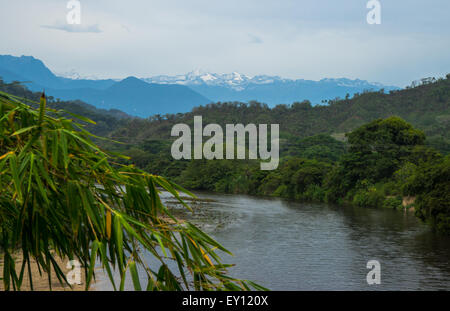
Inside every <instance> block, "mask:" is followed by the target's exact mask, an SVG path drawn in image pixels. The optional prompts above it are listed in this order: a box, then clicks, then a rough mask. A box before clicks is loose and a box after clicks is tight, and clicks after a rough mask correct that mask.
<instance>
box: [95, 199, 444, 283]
mask: <svg viewBox="0 0 450 311" xmlns="http://www.w3.org/2000/svg"><path fill="white" fill-rule="evenodd" d="M197 195H198V196H199V197H200V198H206V199H211V200H212V201H210V202H204V203H202V204H200V205H198V206H195V211H196V212H195V214H194V216H193V217H192V219H189V220H191V221H193V222H194V223H197V224H199V225H200V226H201V227H202V229H203V230H205V231H206V232H208V233H209V234H210V235H212V236H213V237H214V238H215V239H216V240H218V241H219V242H220V243H221V244H222V245H223V246H225V247H226V248H227V249H229V250H230V251H231V252H232V253H233V254H234V257H231V256H228V255H225V256H223V257H222V258H223V260H224V262H225V263H233V264H236V266H235V267H233V268H232V269H231V270H230V274H231V275H233V276H236V277H239V278H241V279H248V280H252V281H255V282H257V283H258V284H261V285H263V286H265V287H267V288H269V289H271V290H450V239H449V238H445V237H439V236H436V235H434V234H433V233H432V232H431V231H430V230H429V228H428V227H427V226H426V225H424V224H422V223H421V222H420V221H419V220H418V219H416V217H415V216H414V213H412V212H404V211H394V210H386V209H366V208H353V207H340V206H339V207H338V206H331V205H327V204H307V203H295V202H288V201H284V200H281V199H267V198H255V197H249V196H243V195H219V194H211V193H197ZM165 200H166V201H167V202H169V203H170V199H168V198H166V199H165ZM172 201H173V200H172ZM370 260H378V261H379V263H380V266H381V284H379V285H376V284H375V285H368V283H367V280H366V276H367V273H368V272H369V271H370V269H368V268H367V267H366V265H367V262H368V261H370ZM102 283H103V282H102ZM127 283H128V282H127ZM99 285H100V288H98V289H102V288H103V289H106V288H104V286H102V285H101V284H99ZM130 285H131V284H130Z"/></svg>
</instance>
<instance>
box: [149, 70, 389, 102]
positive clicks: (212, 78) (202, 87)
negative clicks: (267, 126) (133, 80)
mask: <svg viewBox="0 0 450 311" xmlns="http://www.w3.org/2000/svg"><path fill="white" fill-rule="evenodd" d="M142 80H143V81H145V82H148V83H156V84H182V85H186V86H189V87H190V88H191V89H193V90H195V91H196V92H198V93H200V94H202V95H203V96H205V97H207V98H209V99H211V100H213V101H245V102H246V101H250V100H257V101H261V102H265V103H267V104H269V105H270V106H273V105H277V104H291V103H292V102H295V101H302V100H310V101H311V102H312V103H313V104H318V103H321V102H322V101H323V100H327V99H334V98H336V97H341V98H343V97H346V96H347V94H349V95H350V96H352V95H354V94H355V93H360V92H363V91H366V90H374V91H378V90H380V89H385V90H386V91H389V90H393V89H398V88H397V87H395V86H385V85H383V84H380V83H371V82H368V81H365V80H360V79H356V80H351V79H346V78H339V79H331V78H325V79H322V80H320V81H312V80H304V79H297V80H293V79H285V78H281V77H279V76H269V75H258V76H254V77H250V76H247V75H245V74H240V73H238V72H232V73H229V74H217V73H211V72H204V71H201V70H195V71H192V72H189V73H187V74H185V75H176V76H168V75H162V76H155V77H150V78H143V79H142Z"/></svg>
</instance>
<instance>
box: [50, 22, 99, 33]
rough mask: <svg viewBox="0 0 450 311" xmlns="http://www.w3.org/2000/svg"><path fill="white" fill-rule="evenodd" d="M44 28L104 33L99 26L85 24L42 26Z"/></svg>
mask: <svg viewBox="0 0 450 311" xmlns="http://www.w3.org/2000/svg"><path fill="white" fill-rule="evenodd" d="M41 27H42V28H48V29H55V30H62V31H66V32H79V33H83V32H87V33H100V32H102V31H101V29H100V27H99V25H98V24H93V25H85V24H79V25H78V24H67V23H66V24H64V23H55V24H53V25H41Z"/></svg>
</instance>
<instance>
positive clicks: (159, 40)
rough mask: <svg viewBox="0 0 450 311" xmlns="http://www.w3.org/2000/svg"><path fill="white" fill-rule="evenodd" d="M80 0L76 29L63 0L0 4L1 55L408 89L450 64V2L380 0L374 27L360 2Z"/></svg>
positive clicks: (63, 65)
mask: <svg viewBox="0 0 450 311" xmlns="http://www.w3.org/2000/svg"><path fill="white" fill-rule="evenodd" d="M80 1H81V4H82V11H81V12H82V24H81V25H80V26H73V25H67V24H63V23H55V22H54V21H61V20H62V21H65V18H66V14H67V12H68V10H67V8H66V1H64V0H40V1H39V2H38V1H29V0H15V1H7V0H0V37H1V38H2V45H1V47H0V54H13V55H22V54H25V55H33V56H35V57H37V58H40V59H42V60H43V61H44V62H45V63H46V64H47V65H48V66H49V67H50V68H51V69H52V70H55V71H59V72H65V71H69V70H70V69H72V68H75V69H76V70H77V71H78V72H79V73H80V74H82V75H96V76H99V77H113V78H120V77H126V76H129V75H135V76H141V77H146V76H154V75H159V74H170V75H174V74H181V73H186V72H188V71H191V70H192V69H193V68H202V69H205V70H207V71H212V72H217V73H225V72H232V71H238V72H242V73H244V74H247V75H250V76H252V75H257V74H270V75H280V76H285V77H287V78H304V79H316V80H317V79H321V78H323V77H349V78H361V79H365V80H369V81H378V82H382V83H385V84H395V85H400V86H404V85H406V84H408V83H409V82H410V81H411V80H414V79H418V78H421V77H424V76H432V75H434V76H439V75H443V74H446V73H448V72H446V71H449V70H450V69H449V68H450V58H449V57H448V50H450V19H448V17H447V15H448V12H449V10H450V2H449V1H448V0H434V1H433V4H430V3H428V2H426V1H423V0H397V1H382V24H381V25H376V26H374V25H367V23H366V14H367V11H368V10H367V9H366V2H367V1H365V0H347V1H335V0H321V1H312V0H246V1H242V0H228V1H219V0H190V1H185V0H170V1H167V0H152V1H148V0H132V1H110V0H80ZM42 25H45V26H42ZM99 25H100V26H99ZM55 29H58V30H60V31H56V30H55Z"/></svg>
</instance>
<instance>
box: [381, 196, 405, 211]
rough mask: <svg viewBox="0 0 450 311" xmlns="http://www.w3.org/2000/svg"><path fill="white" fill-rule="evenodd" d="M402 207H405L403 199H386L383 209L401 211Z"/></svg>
mask: <svg viewBox="0 0 450 311" xmlns="http://www.w3.org/2000/svg"><path fill="white" fill-rule="evenodd" d="M402 207H403V205H402V198H401V197H395V198H386V199H385V200H384V202H383V208H388V209H401V208H402Z"/></svg>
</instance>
